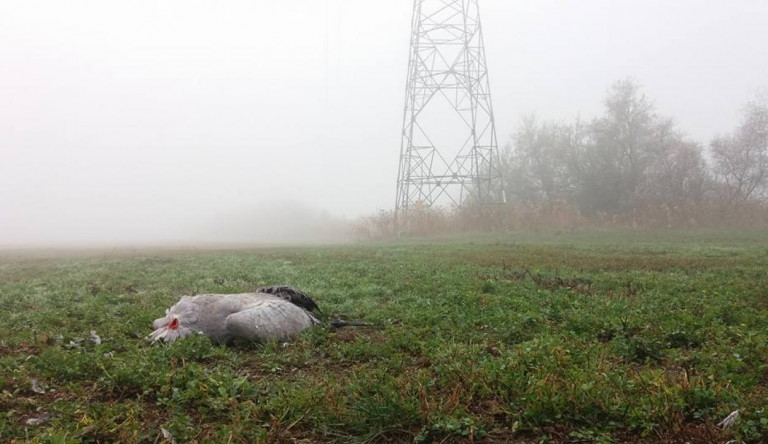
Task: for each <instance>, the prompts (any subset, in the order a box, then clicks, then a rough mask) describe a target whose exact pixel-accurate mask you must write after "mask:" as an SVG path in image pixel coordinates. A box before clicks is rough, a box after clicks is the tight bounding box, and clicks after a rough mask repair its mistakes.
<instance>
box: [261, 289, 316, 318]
mask: <svg viewBox="0 0 768 444" xmlns="http://www.w3.org/2000/svg"><path fill="white" fill-rule="evenodd" d="M256 291H257V292H258V293H267V294H271V295H273V296H277V297H279V298H283V299H285V300H286V301H288V302H290V303H291V304H293V305H297V306H299V307H301V308H303V309H304V310H307V311H315V310H317V312H318V313H320V314H322V311H320V307H318V306H317V304H316V303H315V301H313V300H312V298H311V297H309V295H308V294H306V293H303V292H301V291H299V290H296V289H295V288H293V287H288V286H285V285H272V286H269V287H261V288H259V289H258V290H256Z"/></svg>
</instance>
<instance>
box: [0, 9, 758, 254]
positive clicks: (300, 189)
mask: <svg viewBox="0 0 768 444" xmlns="http://www.w3.org/2000/svg"><path fill="white" fill-rule="evenodd" d="M412 4H413V2H412V1H411V0H397V1H392V0H387V1H381V0H379V1H372V0H327V1H325V0H282V1H274V0H270V1H266V0H251V1H225V2H214V1H189V0H185V1H157V0H154V1H107V0H98V1H95V0H94V1H54V0H49V1H35V0H23V1H22V0H7V1H4V2H2V3H0V245H5V246H25V245H70V244H102V245H112V244H115V245H116V244H127V243H183V244H194V243H201V242H216V241H220V242H238V241H242V242H258V241H285V240H290V239H295V240H309V239H311V238H314V237H315V235H317V234H322V237H323V238H334V239H335V238H337V237H338V236H339V230H338V225H339V222H338V221H339V220H340V219H347V220H349V219H353V218H355V217H359V216H361V215H366V214H371V213H374V212H375V211H377V210H378V209H388V208H391V207H392V205H393V202H394V184H395V176H396V173H397V162H398V155H399V149H400V139H399V133H400V126H401V124H402V114H403V112H402V110H403V98H404V87H405V75H406V67H407V57H408V43H409V38H410V20H411V8H412ZM481 13H482V18H483V24H484V30H485V38H486V47H487V57H488V64H489V66H490V69H491V72H490V78H491V86H492V91H493V94H494V106H495V109H496V119H497V125H498V133H499V139H500V141H501V143H502V144H503V143H505V142H506V141H507V140H508V136H509V134H510V133H511V132H512V131H513V129H514V127H515V126H516V125H517V124H518V122H519V120H520V117H521V116H523V115H525V114H529V113H531V112H535V113H536V114H537V115H538V116H539V117H541V118H547V119H549V118H553V119H572V118H574V117H576V116H579V115H580V116H582V117H583V118H591V117H592V116H594V115H596V114H597V113H599V112H600V107H601V100H602V97H603V95H604V93H605V91H606V89H607V87H608V85H609V84H610V83H612V82H613V81H615V80H618V79H621V78H625V77H627V76H631V77H633V78H635V79H637V80H638V81H640V82H641V83H642V84H643V86H644V91H645V93H646V94H647V95H648V96H649V97H651V98H653V99H654V100H655V102H656V104H657V107H658V109H659V111H660V112H662V113H664V114H668V115H671V116H674V117H675V118H676V119H677V121H678V123H679V125H680V127H681V128H683V129H685V130H686V131H687V132H688V135H689V136H691V137H692V138H694V139H696V140H698V141H700V142H703V143H706V142H707V141H708V140H709V139H710V138H711V137H712V136H714V135H716V134H718V133H723V132H727V131H729V130H731V129H732V128H733V127H734V126H735V125H736V124H737V122H738V118H739V114H738V113H739V109H740V107H741V106H742V104H743V103H744V102H745V101H747V100H748V99H749V98H750V97H751V96H752V95H754V93H755V92H756V91H757V90H758V89H759V88H763V87H766V86H768V49H766V44H765V43H766V42H768V27H767V26H766V18H767V17H768V2H766V1H765V0H737V1H701V0H677V1H669V0H664V1H661V0H653V1H648V0H645V1H634V0H632V1H630V0H623V1H616V0H582V1H575V0H574V1H535V2H533V1H522V0H519V1H518V0H515V1H513V0H482V1H481ZM320 225H322V226H323V227H324V228H323V233H318V228H316V227H317V226H320Z"/></svg>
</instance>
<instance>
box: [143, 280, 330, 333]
mask: <svg viewBox="0 0 768 444" xmlns="http://www.w3.org/2000/svg"><path fill="white" fill-rule="evenodd" d="M301 294H302V295H303V293H301ZM304 296H306V295H304ZM307 299H309V301H312V300H311V299H310V298H309V297H308V296H307ZM312 304H314V302H313V301H312ZM319 322H320V321H319V320H318V319H317V318H316V317H315V316H314V315H312V313H310V312H309V311H307V310H305V309H304V308H302V307H301V306H299V305H297V304H294V303H292V302H291V301H290V299H286V298H282V297H279V296H275V295H272V294H268V293H262V292H257V293H241V294H202V295H197V296H184V297H182V298H181V300H179V302H178V303H176V305H174V306H173V307H171V308H170V309H168V310H166V315H165V316H164V317H162V318H159V319H156V320H155V321H154V322H153V323H152V327H153V328H154V329H155V331H154V332H153V333H152V334H151V335H150V336H149V339H151V340H152V341H153V342H155V341H166V342H172V341H174V340H176V339H178V338H183V337H185V336H188V335H190V334H193V333H199V334H204V335H206V336H208V337H210V338H211V339H212V340H213V341H214V342H217V343H221V344H224V343H229V342H231V341H232V340H233V339H234V338H244V339H247V340H251V341H257V342H264V341H269V340H274V339H276V340H278V341H287V340H290V339H292V338H294V337H295V336H297V335H298V334H299V333H300V332H301V331H302V330H304V329H306V328H308V327H311V326H312V325H315V324H318V323H319Z"/></svg>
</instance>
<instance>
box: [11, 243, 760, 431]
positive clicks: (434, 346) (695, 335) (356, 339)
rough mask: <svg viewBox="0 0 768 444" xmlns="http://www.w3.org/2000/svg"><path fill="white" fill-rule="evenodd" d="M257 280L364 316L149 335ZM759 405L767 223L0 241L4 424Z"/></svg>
mask: <svg viewBox="0 0 768 444" xmlns="http://www.w3.org/2000/svg"><path fill="white" fill-rule="evenodd" d="M264 284H290V285H293V286H296V287H298V288H300V289H302V290H305V291H306V292H308V293H310V294H311V295H313V296H314V297H315V299H316V301H317V302H318V303H319V304H320V306H321V308H322V309H323V310H324V311H325V312H326V313H328V314H331V315H332V316H334V317H346V318H349V319H360V320H365V321H369V322H372V323H375V324H377V325H378V327H377V328H355V329H346V330H342V331H330V330H329V329H328V328H325V327H316V328H314V329H312V330H309V331H306V332H305V333H304V334H303V335H302V337H301V338H300V339H299V340H298V341H296V342H293V343H290V344H288V345H281V344H266V345H263V346H255V345H247V344H241V345H238V346H235V347H219V346H214V345H212V344H211V343H210V341H208V340H207V339H205V338H200V337H195V338H191V339H188V340H185V341H181V342H178V343H175V344H172V345H171V346H149V345H148V344H147V343H146V342H145V341H144V337H145V336H146V335H147V334H149V333H150V330H151V329H150V326H149V324H150V322H151V321H152V320H153V319H154V318H156V317H159V316H160V315H161V314H162V313H163V311H164V310H165V309H166V308H167V307H169V306H170V305H172V304H173V303H174V302H175V301H176V300H177V299H178V297H179V296H181V295H184V294H194V293H201V292H207V293H211V292H220V293H231V292H245V291H252V290H254V289H256V288H257V287H259V286H261V285H264ZM90 330H95V331H96V332H97V333H98V335H100V337H101V338H102V343H101V344H99V345H96V344H94V343H92V342H90V341H89V340H88V336H89V331H90ZM33 381H36V383H34V384H33ZM766 408H768V232H738V233H716V232H688V233H681V232H666V233H637V232H634V233H631V232H624V233H622V232H606V233H600V232H590V233H577V234H570V235H558V236H549V237H547V236H536V235H512V234H509V235H503V236H502V235H500V236H494V237H487V238H483V237H478V238H474V239H472V240H466V239H465V240H450V239H445V240H441V241H439V242H437V243H435V242H433V243H428V242H425V241H422V242H417V241H414V242H411V243H395V244H386V245H384V244H382V245H364V246H343V247H314V248H282V249H278V248H270V249H252V250H231V251H212V250H211V251H192V250H146V251H139V250H137V251H113V252H71V253H63V252H48V253H46V252H25V253H3V254H0V441H3V442H7V441H11V442H13V441H33V442H36V441H40V442H57V443H64V442H81V441H85V442H118V441H119V442H138V441H142V442H158V441H162V440H163V439H165V438H163V435H162V432H161V428H163V429H165V430H166V431H167V433H168V434H169V435H172V436H173V437H174V438H175V439H176V440H177V441H178V442H188V441H198V442H305V443H310V442H372V441H373V442H466V441H475V442H482V441H485V442H509V441H515V442H649V443H651V442H686V441H687V442H693V443H695V442H702V443H705V442H706V443H709V442H725V441H727V440H731V439H735V440H739V441H745V442H760V441H761V440H764V437H765V436H768V411H767V410H766ZM734 410H739V411H740V418H739V419H738V420H737V421H736V422H735V424H734V425H733V426H732V427H731V428H729V429H726V430H721V429H720V428H718V427H716V426H715V424H717V423H718V422H719V421H720V420H722V419H723V418H725V417H726V416H727V415H728V414H729V413H730V412H732V411H734ZM737 442H738V441H737ZM763 442H768V441H765V440H764V441H763Z"/></svg>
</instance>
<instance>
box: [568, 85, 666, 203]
mask: <svg viewBox="0 0 768 444" xmlns="http://www.w3.org/2000/svg"><path fill="white" fill-rule="evenodd" d="M605 111H606V112H605V115H604V116H603V117H602V118H599V119H596V120H595V121H593V122H592V124H591V125H590V127H589V138H590V140H589V143H587V144H586V145H584V147H583V149H582V151H581V152H579V153H577V156H576V162H577V164H575V165H574V171H575V173H576V174H577V179H578V181H579V193H578V196H577V201H578V203H579V205H580V206H581V207H582V208H583V209H586V210H591V211H617V210H621V209H622V208H627V207H629V206H631V200H632V199H633V197H634V195H635V193H636V191H637V190H638V188H639V186H640V185H641V183H642V181H643V176H644V174H645V171H646V169H647V168H648V165H649V164H650V163H651V158H652V155H653V142H654V139H655V130H656V122H657V117H656V112H655V107H654V105H653V103H652V102H651V101H650V100H649V99H647V98H646V97H645V95H643V94H641V92H640V85H639V84H638V83H637V82H635V81H634V80H630V79H627V80H621V81H619V82H616V83H614V84H613V85H612V86H611V88H610V90H609V92H608V96H607V98H606V100H605Z"/></svg>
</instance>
